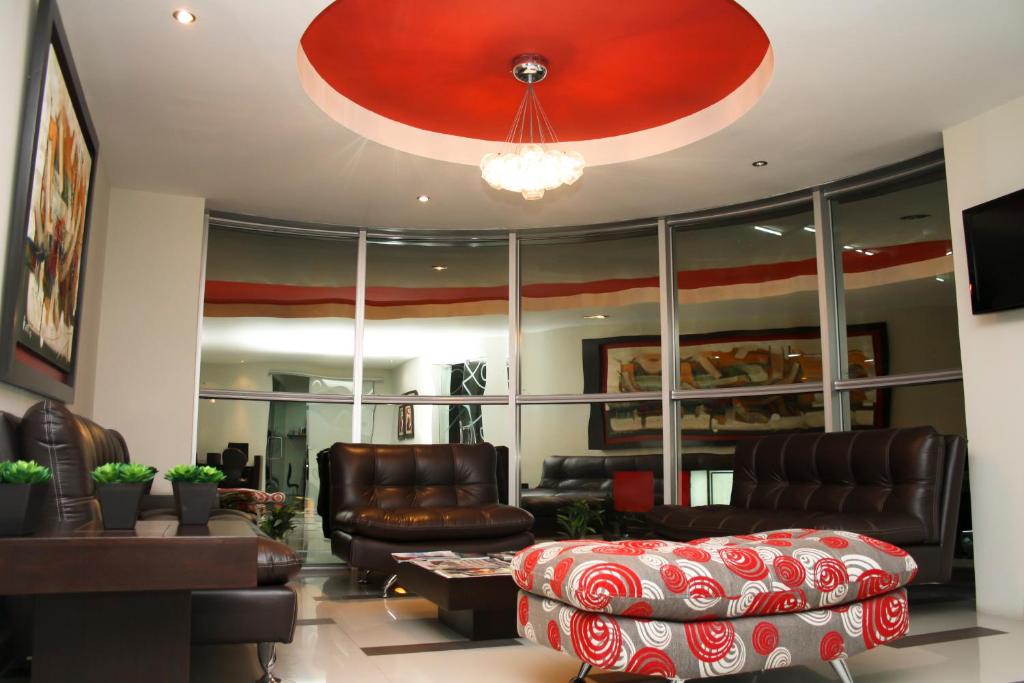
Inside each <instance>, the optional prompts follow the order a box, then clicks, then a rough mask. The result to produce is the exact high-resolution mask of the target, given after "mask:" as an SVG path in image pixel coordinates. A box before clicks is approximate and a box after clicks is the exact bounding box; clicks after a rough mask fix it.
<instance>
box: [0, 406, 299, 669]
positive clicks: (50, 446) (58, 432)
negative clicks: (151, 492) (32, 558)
mask: <svg viewBox="0 0 1024 683" xmlns="http://www.w3.org/2000/svg"><path fill="white" fill-rule="evenodd" d="M185 458H187V455H183V459H185ZM0 459H13V460H17V459H20V460H35V461H37V462H38V463H40V464H41V465H44V466H46V467H49V468H50V470H51V471H52V472H53V479H52V480H51V483H50V495H49V496H48V498H47V502H46V508H45V512H44V523H47V522H75V521H80V522H83V523H85V522H89V521H92V520H95V519H98V517H99V502H98V501H97V499H96V497H95V492H94V484H93V480H92V477H90V476H89V473H90V472H91V471H92V470H93V469H94V468H95V467H97V466H99V465H103V464H106V463H109V462H129V461H130V457H129V453H128V446H127V444H126V443H125V440H124V437H122V436H121V434H120V433H118V432H117V431H115V430H113V429H105V428H103V427H101V426H100V425H98V424H96V423H95V422H93V421H91V420H88V419H86V418H84V417H81V416H78V415H75V414H74V413H72V412H71V411H69V410H68V409H67V408H66V407H65V406H64V405H63V404H61V403H58V402H55V401H43V402H40V403H37V404H36V405H34V406H32V407H31V408H29V409H28V411H27V412H26V413H25V415H24V416H23V417H22V418H18V417H16V416H13V415H10V414H7V413H0ZM157 476H159V475H157ZM152 499H153V500H155V501H157V503H156V505H155V506H154V504H153V502H152V501H150V503H149V504H148V507H150V508H153V507H158V506H159V505H160V504H164V505H166V504H167V502H168V501H169V500H173V499H172V498H171V497H170V496H153V497H152ZM218 513H219V514H225V515H243V513H241V512H238V511H235V510H219V511H218ZM168 515H173V511H172V510H167V509H164V510H158V509H151V510H149V511H148V512H146V513H144V515H143V516H145V517H147V518H158V519H159V518H166V517H167V516H168ZM243 516H244V515H243ZM301 566H302V562H301V560H300V559H299V558H298V557H297V556H296V555H295V553H294V551H293V550H292V549H291V548H289V547H288V546H287V545H285V544H283V543H279V542H277V541H274V540H272V539H270V538H269V537H267V536H265V535H263V534H262V532H260V534H259V545H258V554H257V581H258V583H259V585H258V586H257V587H256V588H240V589H232V590H197V591H193V593H192V642H193V643H194V644H197V645H219V644H241V643H257V644H260V648H259V649H260V658H261V664H268V663H269V662H270V660H272V657H273V645H272V644H273V643H289V642H291V640H292V636H293V633H294V630H295V618H296V611H297V601H296V596H295V593H294V592H293V591H292V589H291V588H290V587H288V586H287V585H286V584H287V583H288V582H289V581H290V580H291V579H292V578H294V577H295V575H296V574H297V573H298V571H299V569H300V568H301ZM30 600H31V598H5V599H4V600H3V603H4V612H5V614H3V615H0V620H2V623H0V626H2V627H4V630H6V631H7V632H8V633H9V634H10V638H9V639H8V640H7V641H6V642H5V643H3V646H4V650H5V654H6V660H0V661H11V660H13V659H16V658H19V657H24V656H26V655H27V654H28V653H29V652H30V651H31V650H30V640H29V638H30V636H29V635H28V634H30V633H31V628H30V627H31V605H30V602H29V601H30ZM154 618H159V615H154ZM140 627H141V628H144V626H143V625H140ZM0 669H2V667H0Z"/></svg>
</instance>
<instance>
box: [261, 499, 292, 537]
mask: <svg viewBox="0 0 1024 683" xmlns="http://www.w3.org/2000/svg"><path fill="white" fill-rule="evenodd" d="M297 514H298V510H297V509H296V507H295V506H294V505H292V504H291V503H281V504H278V505H274V504H269V505H267V506H266V511H265V512H264V513H263V517H262V518H261V519H260V529H262V530H263V533H265V534H266V535H267V536H270V537H271V538H273V539H275V540H278V541H280V540H281V539H282V538H284V536H285V534H287V533H288V532H289V531H291V530H292V528H293V527H294V526H295V516H296V515H297Z"/></svg>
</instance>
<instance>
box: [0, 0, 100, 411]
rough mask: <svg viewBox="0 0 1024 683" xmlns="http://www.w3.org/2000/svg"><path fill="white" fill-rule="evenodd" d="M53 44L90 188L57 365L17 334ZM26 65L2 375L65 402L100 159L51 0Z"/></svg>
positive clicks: (43, 4) (42, 8)
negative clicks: (63, 353)
mask: <svg viewBox="0 0 1024 683" xmlns="http://www.w3.org/2000/svg"><path fill="white" fill-rule="evenodd" d="M51 48H52V50H53V53H54V56H55V58H56V62H57V65H58V67H59V69H60V72H61V76H62V77H63V79H64V83H65V85H66V86H67V92H68V96H69V99H70V101H71V106H72V109H73V113H74V115H75V117H76V119H77V124H78V127H79V129H80V130H81V134H82V138H83V143H84V145H85V147H86V150H87V151H88V153H89V155H90V160H91V166H90V169H89V174H88V176H89V179H88V187H87V188H86V191H85V193H84V194H85V208H84V212H83V214H84V216H83V222H82V238H81V252H80V257H79V259H78V262H77V277H76V280H77V282H76V288H75V291H74V293H73V294H66V296H70V297H71V300H73V301H74V304H75V310H74V316H73V319H72V320H73V322H72V325H71V335H72V336H71V350H70V359H69V360H68V362H67V363H66V365H62V364H60V363H59V362H58V361H55V360H54V359H53V358H47V357H46V355H45V354H43V353H42V352H40V351H35V350H32V349H31V348H29V347H27V346H25V345H24V344H23V343H22V341H21V340H20V339H19V336H20V335H19V332H20V329H21V328H20V326H21V321H22V320H23V316H24V310H25V303H26V299H27V291H28V275H29V268H28V259H27V254H26V250H27V246H28V242H29V240H28V235H27V230H28V225H29V217H30V212H31V211H32V191H33V178H34V174H35V163H36V148H37V145H38V140H39V135H40V133H41V128H42V121H41V120H40V118H41V115H42V111H43V97H44V95H45V88H46V82H47V69H48V64H49V58H50V50H51ZM28 64H29V69H28V74H27V76H26V90H25V99H24V103H23V105H22V118H21V135H20V140H19V147H18V155H17V167H16V170H15V183H14V195H13V198H12V203H11V216H10V233H9V235H8V242H7V260H6V266H5V267H6V269H5V275H4V283H3V284H4V290H3V308H2V318H0V324H2V328H0V381H3V382H6V383H8V384H12V385H14V386H17V387H21V388H22V389H27V390H28V391H31V392H34V393H36V394H40V395H42V396H47V397H50V398H54V399H57V400H59V401H63V402H65V403H70V402H72V401H73V400H74V397H75V378H76V375H77V369H78V360H79V359H78V344H79V341H80V339H81V320H82V308H83V306H82V300H83V293H84V291H85V279H86V278H85V274H86V269H87V265H88V259H87V257H88V250H89V233H90V227H91V226H90V222H91V219H92V208H93V207H92V203H93V194H94V191H95V185H96V169H97V167H98V165H99V145H98V143H97V138H96V132H95V128H94V127H93V124H92V119H91V118H90V116H89V110H88V107H87V106H86V102H85V96H84V94H83V92H82V86H81V82H80V80H79V78H78V72H77V70H76V69H75V64H74V60H73V59H72V56H71V52H70V48H69V47H68V40H67V35H66V33H65V31H64V25H63V23H62V21H61V17H60V12H59V11H58V9H57V3H56V0H39V9H38V13H37V15H36V23H35V27H34V29H33V35H32V44H31V47H30V52H29V60H28Z"/></svg>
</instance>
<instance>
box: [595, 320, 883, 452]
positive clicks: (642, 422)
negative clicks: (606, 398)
mask: <svg viewBox="0 0 1024 683" xmlns="http://www.w3.org/2000/svg"><path fill="white" fill-rule="evenodd" d="M847 337H848V346H849V348H848V356H849V359H848V368H849V373H850V374H849V376H850V377H855V378H859V377H874V376H876V375H878V374H884V373H885V372H886V371H887V366H886V365H887V362H888V358H887V355H888V349H887V338H886V327H885V323H870V324H865V325H851V326H850V327H849V329H848V335H847ZM583 377H584V391H585V392H587V393H609V394H617V393H621V394H623V399H624V400H623V401H622V402H616V403H605V404H593V405H591V410H590V421H589V425H588V441H589V447H590V448H591V449H596V450H606V449H613V448H637V447H647V446H651V447H658V446H660V445H661V442H662V431H661V430H662V415H661V404H660V403H659V402H652V401H646V402H639V401H629V394H631V393H636V392H652V391H654V392H660V391H661V345H660V340H659V338H658V337H656V336H630V337H611V338H606V339H584V340H583ZM821 379H822V366H821V333H820V331H819V329H818V328H817V327H793V328H782V329H766V330H735V331H728V332H715V333H710V334H698V335H683V336H680V338H679V386H680V387H681V388H682V389H683V390H684V392H685V390H686V389H697V390H700V389H705V390H707V389H742V388H743V387H750V388H755V387H756V388H758V391H762V389H761V387H765V386H772V385H794V384H805V383H815V382H821ZM678 405H679V406H680V418H679V423H680V431H681V432H682V438H683V441H684V442H696V443H702V442H716V441H718V442H720V441H735V440H737V439H740V438H744V437H753V436H761V435H764V434H770V433H777V432H802V431H816V430H821V429H823V428H824V397H823V396H822V393H821V391H813V390H812V391H808V392H805V393H796V394H793V393H785V394H769V395H757V396H743V395H739V396H730V397H728V398H695V399H689V400H688V399H685V398H683V399H682V400H680V401H678ZM850 410H851V417H852V421H853V425H854V427H884V426H886V425H887V424H888V421H889V392H888V391H886V390H872V391H851V392H850Z"/></svg>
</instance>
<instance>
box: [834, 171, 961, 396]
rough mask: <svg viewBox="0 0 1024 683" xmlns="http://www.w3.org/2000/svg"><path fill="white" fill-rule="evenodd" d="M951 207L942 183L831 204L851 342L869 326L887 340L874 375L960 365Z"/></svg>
mask: <svg viewBox="0 0 1024 683" xmlns="http://www.w3.org/2000/svg"><path fill="white" fill-rule="evenodd" d="M948 206H949V205H948V204H947V199H946V183H945V179H942V178H938V179H934V178H933V179H929V180H928V181H927V182H922V183H919V184H916V185H913V186H910V187H900V188H898V189H895V190H887V191H884V192H882V193H875V194H872V195H870V196H856V197H851V198H849V199H845V200H837V201H832V202H831V210H832V220H833V223H834V229H835V235H836V237H835V244H836V249H837V250H840V251H841V252H842V265H843V287H844V289H845V297H846V322H847V325H848V327H847V337H848V338H849V339H850V340H851V342H850V343H851V347H852V346H853V337H854V336H855V329H856V326H862V325H871V326H874V327H875V328H877V329H880V330H881V333H882V336H883V339H884V342H885V343H884V345H883V347H882V348H881V354H880V355H878V356H875V357H874V358H870V359H865V361H864V362H865V363H869V364H873V367H871V368H869V370H868V372H867V374H868V375H869V376H873V375H876V374H877V375H885V374H898V373H905V372H921V371H927V370H944V369H947V368H955V367H960V344H959V336H958V327H957V312H956V294H955V283H954V280H953V256H952V249H953V247H952V242H951V238H950V228H949V209H948ZM861 369H862V368H857V367H855V366H854V365H852V364H851V366H850V367H848V368H847V369H846V373H845V376H848V377H858V376H861V375H860V372H859V371H860V370H861Z"/></svg>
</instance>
